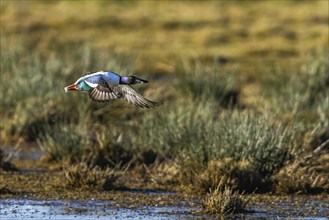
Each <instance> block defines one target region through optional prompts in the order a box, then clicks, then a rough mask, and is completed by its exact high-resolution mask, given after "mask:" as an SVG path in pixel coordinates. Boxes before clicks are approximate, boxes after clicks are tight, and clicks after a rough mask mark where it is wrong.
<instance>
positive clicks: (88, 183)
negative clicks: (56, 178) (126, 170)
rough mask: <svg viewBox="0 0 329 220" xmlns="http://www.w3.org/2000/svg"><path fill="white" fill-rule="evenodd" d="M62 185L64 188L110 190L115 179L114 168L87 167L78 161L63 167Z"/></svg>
mask: <svg viewBox="0 0 329 220" xmlns="http://www.w3.org/2000/svg"><path fill="white" fill-rule="evenodd" d="M61 175H62V177H63V178H62V185H61V186H63V187H65V188H73V189H77V188H78V189H89V190H94V189H96V190H110V189H112V188H113V183H114V182H115V181H116V179H117V175H116V173H115V172H114V169H110V168H106V169H100V168H99V167H97V166H95V167H92V168H90V167H88V165H87V164H85V163H78V164H76V165H71V166H69V167H66V168H64V169H63V171H62V173H61Z"/></svg>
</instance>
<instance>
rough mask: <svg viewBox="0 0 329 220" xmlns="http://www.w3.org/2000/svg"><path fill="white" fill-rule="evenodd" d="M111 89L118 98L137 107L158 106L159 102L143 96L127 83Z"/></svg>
mask: <svg viewBox="0 0 329 220" xmlns="http://www.w3.org/2000/svg"><path fill="white" fill-rule="evenodd" d="M112 90H113V92H114V93H115V94H117V95H118V97H119V98H123V99H125V100H126V101H128V102H129V103H131V104H133V105H135V106H137V107H141V108H151V107H155V106H158V105H159V104H160V103H158V102H153V101H151V100H148V99H146V98H144V97H143V96H142V95H140V94H139V93H138V92H136V91H135V90H134V89H133V88H132V87H130V86H129V85H118V86H114V87H113V88H112Z"/></svg>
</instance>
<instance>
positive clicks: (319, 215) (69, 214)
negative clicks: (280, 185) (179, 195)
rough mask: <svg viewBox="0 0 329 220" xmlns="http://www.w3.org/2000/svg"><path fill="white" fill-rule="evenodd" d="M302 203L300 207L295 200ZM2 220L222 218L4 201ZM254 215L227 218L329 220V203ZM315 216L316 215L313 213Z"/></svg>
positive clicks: (258, 210) (287, 205)
mask: <svg viewBox="0 0 329 220" xmlns="http://www.w3.org/2000/svg"><path fill="white" fill-rule="evenodd" d="M297 200H298V203H299V204H298V205H296V204H297V203H296V202H295V201H297ZM0 204H1V206H0V219H1V220H4V219H67V220H70V219H82V220H84V219H101V220H102V219H140V220H143V219H150V220H152V219H163V220H166V219H185V220H187V219H218V218H215V217H214V216H206V215H200V214H199V215H195V214H194V215H193V214H192V212H193V211H198V208H191V207H179V206H162V207H157V206H141V207H138V208H136V209H129V208H122V207H119V206H118V204H116V203H115V202H113V201H99V200H88V201H77V200H49V201H45V200H33V199H0ZM250 209H252V210H253V212H251V213H248V214H243V215H242V214H240V215H231V216H227V217H225V219H287V218H289V219H303V220H311V219H312V220H328V216H329V204H328V203H326V202H324V201H320V200H312V199H309V200H307V199H306V200H305V198H304V197H303V198H300V197H298V198H297V199H291V200H289V201H280V202H277V203H276V202H274V203H273V202H272V203H271V202H269V203H265V205H255V206H253V207H250ZM312 213H313V214H312Z"/></svg>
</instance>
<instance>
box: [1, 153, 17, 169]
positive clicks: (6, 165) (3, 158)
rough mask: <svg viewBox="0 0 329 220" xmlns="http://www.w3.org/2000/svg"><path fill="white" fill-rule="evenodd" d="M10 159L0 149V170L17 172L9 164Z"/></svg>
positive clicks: (10, 163)
mask: <svg viewBox="0 0 329 220" xmlns="http://www.w3.org/2000/svg"><path fill="white" fill-rule="evenodd" d="M11 160H12V158H11V157H10V155H7V154H6V153H5V152H4V150H3V149H2V148H0V169H1V170H4V171H17V168H16V167H15V166H14V165H13V164H12V162H11Z"/></svg>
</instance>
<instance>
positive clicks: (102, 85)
mask: <svg viewBox="0 0 329 220" xmlns="http://www.w3.org/2000/svg"><path fill="white" fill-rule="evenodd" d="M89 97H90V98H91V99H92V100H94V101H98V102H106V101H110V100H111V99H117V98H120V94H118V93H117V92H115V91H113V90H112V89H111V88H110V87H109V85H108V84H107V82H106V81H105V80H104V79H102V78H101V79H100V80H99V82H98V85H97V86H96V87H95V88H93V89H92V90H90V92H89Z"/></svg>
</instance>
